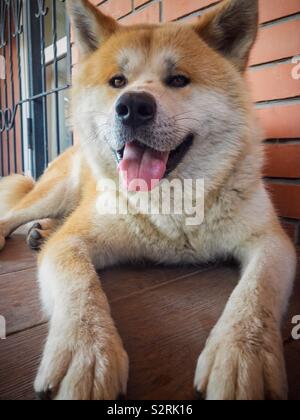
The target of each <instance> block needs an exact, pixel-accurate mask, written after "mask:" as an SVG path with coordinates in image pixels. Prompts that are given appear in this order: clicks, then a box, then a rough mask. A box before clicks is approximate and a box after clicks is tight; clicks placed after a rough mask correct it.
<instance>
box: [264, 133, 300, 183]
mask: <svg viewBox="0 0 300 420" xmlns="http://www.w3.org/2000/svg"><path fill="white" fill-rule="evenodd" d="M265 151H266V163H265V170H264V173H265V176H269V177H275V178H300V141H299V144H268V145H266V147H265Z"/></svg>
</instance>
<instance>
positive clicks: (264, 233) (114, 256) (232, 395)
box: [0, 0, 296, 399]
mask: <svg viewBox="0 0 300 420" xmlns="http://www.w3.org/2000/svg"><path fill="white" fill-rule="evenodd" d="M69 3H70V2H69ZM241 5H242V6H243V7H240V6H241ZM74 7H75V8H76V14H74V15H73V20H74V21H75V26H76V31H77V38H78V39H79V41H80V43H81V44H82V51H83V52H84V54H85V58H84V61H83V63H82V65H81V68H80V70H79V74H78V78H77V80H76V82H75V87H74V90H73V114H74V115H73V120H74V126H75V128H76V129H77V131H78V132H79V135H80V138H81V147H80V148H78V147H77V148H72V149H70V150H69V151H67V152H66V153H65V154H63V155H62V156H61V157H60V158H58V159H57V160H56V161H55V162H54V163H53V164H52V166H51V167H50V169H49V170H48V171H46V173H45V175H44V176H43V177H42V178H41V180H40V181H39V182H38V183H37V185H36V187H35V189H34V190H33V191H31V192H30V193H29V194H28V195H27V196H26V197H25V198H23V199H22V200H21V201H20V202H19V204H17V205H16V206H15V207H14V208H13V209H12V210H11V211H10V212H9V213H8V214H7V215H6V216H5V217H4V218H2V219H1V220H0V238H1V236H2V243H3V245H4V238H5V237H6V236H7V235H8V234H9V233H10V232H12V231H13V230H14V229H15V228H16V227H18V226H19V225H21V224H23V223H27V222H28V221H29V220H35V219H39V218H45V217H50V218H60V219H62V218H66V221H65V223H64V224H63V226H62V227H61V228H60V229H58V231H57V232H55V233H54V234H53V235H52V236H50V239H49V240H48V242H47V243H46V245H45V246H44V247H43V250H42V252H41V254H40V257H39V282H40V286H41V294H42V299H43V303H44V306H45V309H46V311H47V312H48V314H49V317H50V318H51V322H50V331H49V337H48V340H47V344H46V347H45V351H44V355H43V360H42V364H41V367H40V370H39V373H38V376H37V379H36V383H35V388H36V391H37V392H38V393H39V394H40V395H41V396H42V397H43V398H45V397H52V398H56V399H114V398H117V397H118V395H119V394H120V393H121V394H122V393H125V391H126V383H127V376H128V358H127V355H126V352H125V350H124V348H123V345H122V342H121V339H120V337H119V335H118V332H117V331H116V328H115V326H114V324H113V321H112V319H111V315H110V310H109V306H108V303H107V300H106V297H105V295H104V293H103V291H102V289H101V286H100V285H99V280H98V276H97V274H96V270H95V269H102V268H105V267H108V266H110V265H113V264H116V263H120V262H128V261H136V260H143V259H144V258H147V259H150V260H153V261H155V262H156V263H168V264H170V263H174V264H182V263H200V262H206V261H209V260H212V259H217V258H226V257H228V256H233V257H235V258H236V259H237V260H238V261H240V263H241V266H242V275H241V281H240V283H239V285H238V286H237V288H236V290H235V291H234V293H233V295H232V296H231V298H230V299H229V302H228V304H227V307H226V309H225V311H224V313H223V315H222V317H221V319H220V320H219V322H218V324H217V325H216V327H215V328H214V330H213V332H212V334H211V336H210V338H209V340H208V343H207V347H206V348H205V349H204V351H203V353H202V355H201V356H200V358H199V362H198V368H197V371H196V376H195V388H196V390H197V391H198V392H200V393H201V395H202V396H203V397H205V398H207V399H263V398H272V399H284V398H286V397H287V385H286V374H285V367H284V360H283V352H282V341H281V336H280V322H281V319H282V315H283V313H284V311H285V308H286V305H287V302H288V299H289V296H290V293H291V289H292V285H293V279H294V275H295V265H296V257H295V251H294V248H293V246H292V244H291V242H290V241H289V239H288V238H287V236H286V235H285V233H284V232H283V230H282V228H281V227H280V224H279V221H278V219H277V216H276V214H275V211H274V209H273V206H272V204H271V201H270V198H269V196H268V194H267V192H266V189H265V187H264V184H263V182H262V180H261V178H262V169H261V168H262V157H263V151H262V146H261V134H260V131H259V129H258V128H257V123H256V120H255V117H254V113H253V110H252V107H251V104H250V100H249V94H248V92H247V88H246V85H245V82H244V80H243V75H242V69H243V65H244V64H243V63H244V61H245V60H246V59H247V57H248V54H249V51H248V50H249V49H250V46H251V45H252V43H253V42H254V37H255V33H256V29H257V28H256V26H255V25H256V19H254V20H253V19H250V24H249V25H248V24H247V25H248V26H249V27H248V26H246V27H247V30H246V31H245V35H244V38H241V39H240V38H239V37H233V36H228V37H227V38H226V39H227V40H228V39H229V40H234V44H233V45H227V44H226V45H225V47H224V48H225V49H224V50H222V48H221V47H220V44H218V45H217V46H216V45H215V44H214V42H215V39H220V38H219V37H220V30H221V29H222V26H221V27H220V26H219V25H220V22H221V23H222V24H223V17H224V8H225V9H226V10H227V7H229V9H230V14H229V15H230V19H232V16H231V13H233V14H234V16H236V15H237V16H238V15H240V16H241V18H243V19H241V22H243V23H244V24H246V22H248V20H247V16H248V17H249V15H251V11H253V12H255V11H257V2H256V1H253V2H248V1H247V2H246V1H245V0H241V1H238V0H230V1H229V0H226V2H224V3H223V4H222V5H221V8H220V9H216V11H215V12H213V13H214V14H213V15H210V16H209V17H208V18H207V20H202V21H200V23H199V25H200V26H199V25H198V26H196V27H195V26H189V25H182V24H178V23H175V24H167V25H152V26H151V25H149V26H145V25H139V26H135V27H129V28H124V27H121V26H120V25H118V24H117V23H116V22H115V23H113V24H112V21H111V19H106V18H105V17H104V16H103V15H101V14H100V12H98V11H96V10H94V9H91V8H90V6H87V1H86V0H73V1H72V7H70V9H71V11H72V10H73V13H74ZM212 16H213V18H212ZM244 18H245V19H246V20H245V19H244ZM225 19H228V13H227V14H225ZM216 22H217V27H216ZM230 22H231V21H230ZM233 22H236V20H235V19H233ZM231 23H232V22H231ZM210 25H211V26H210ZM225 27H226V25H225ZM203 28H205V36H204V35H203V37H202V31H203ZM229 28H232V29H228V28H227V30H233V31H236V30H238V29H239V27H238V25H236V24H231V25H230V26H229ZM244 29H245V28H244ZM87 30H88V33H87V34H86V33H85V32H86V31H87ZM99 31H100V32H99ZM95 37H99V41H101V45H100V46H99V47H98V45H96V44H95V42H94V41H95V39H98V38H95ZM237 40H239V41H237ZM245 46H247V48H246V47H245ZM230 47H231V48H230ZM229 52H230V54H229ZM172 60H173V61H175V62H176V64H175V66H176V71H177V72H179V73H184V74H187V75H188V76H189V77H190V78H191V80H192V83H191V85H189V86H187V87H186V88H184V89H179V90H174V89H173V90H172V89H170V88H169V87H166V86H165V84H164V80H165V77H166V76H167V74H168V71H170V70H169V68H168V63H169V62H170V61H171V62H172ZM121 68H122V69H121ZM121 70H122V71H124V72H125V74H126V77H127V79H128V85H127V86H126V87H125V88H124V89H123V90H122V91H118V90H114V89H112V88H111V86H109V84H108V81H109V79H110V78H111V77H112V76H114V75H115V74H116V72H117V73H119V72H120V71H121ZM127 91H133V92H138V91H145V92H148V93H151V94H152V95H153V96H154V97H155V99H156V101H157V104H158V116H159V118H160V120H159V121H158V123H157V127H155V128H156V129H155V130H154V131H153V133H151V135H147V136H143V135H140V138H139V140H140V141H141V142H144V143H145V144H146V145H147V146H149V147H153V148H157V149H158V150H161V151H165V150H173V149H175V148H176V147H177V146H178V145H179V144H180V143H181V142H182V141H183V137H184V136H185V135H186V133H188V132H190V131H192V132H194V133H196V134H195V142H194V144H193V147H192V149H191V150H190V151H189V152H188V154H187V155H186V156H185V158H184V160H183V161H182V162H181V163H180V165H179V166H178V167H177V168H176V169H175V170H174V171H173V172H172V174H171V175H170V176H169V179H170V180H172V179H181V180H184V179H199V178H204V179H205V220H204V223H203V224H202V225H201V226H196V227H195V226H188V225H187V224H186V218H187V215H185V214H182V215H175V214H171V215H143V214H137V215H134V214H132V215H131V214H129V215H126V216H124V215H105V216H103V215H101V212H99V209H101V208H102V207H104V205H105V203H106V201H105V200H106V199H107V197H108V198H110V199H111V200H110V199H109V200H108V202H112V200H113V196H112V195H110V194H112V192H110V191H108V192H106V195H105V194H100V193H99V192H97V188H98V190H99V187H100V188H101V185H102V184H101V183H102V182H103V180H104V179H107V178H108V179H110V180H117V168H116V163H115V161H114V158H113V155H112V153H111V149H116V148H117V147H118V142H119V141H120V138H119V136H118V135H117V133H116V131H117V130H116V125H115V122H114V121H115V120H114V112H115V111H114V110H115V103H116V101H117V100H118V98H119V96H120V95H121V94H122V93H124V92H127ZM178 115H180V116H181V117H182V118H177V117H176V116H178ZM118 193H119V197H120V200H121V201H122V202H123V203H124V204H126V203H129V205H130V206H134V205H135V204H134V198H135V195H133V194H131V193H128V192H127V191H125V190H124V188H122V187H121V188H120V191H119V192H118ZM139 198H140V199H141V200H146V199H147V198H148V195H147V194H146V195H143V193H141V194H140V196H139ZM179 380H180V378H179Z"/></svg>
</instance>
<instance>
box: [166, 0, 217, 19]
mask: <svg viewBox="0 0 300 420" xmlns="http://www.w3.org/2000/svg"><path fill="white" fill-rule="evenodd" d="M217 2H218V0H165V1H164V5H163V10H164V20H167V21H170V20H175V19H178V18H179V17H182V16H185V15H188V14H190V13H192V12H195V11H197V10H201V9H202V8H203V7H207V6H210V5H212V4H214V3H217Z"/></svg>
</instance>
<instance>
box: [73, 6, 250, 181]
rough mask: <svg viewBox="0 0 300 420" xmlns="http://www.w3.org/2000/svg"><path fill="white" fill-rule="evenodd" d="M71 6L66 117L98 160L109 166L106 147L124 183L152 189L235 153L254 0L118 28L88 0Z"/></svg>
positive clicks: (204, 170)
mask: <svg viewBox="0 0 300 420" xmlns="http://www.w3.org/2000/svg"><path fill="white" fill-rule="evenodd" d="M69 10H70V14H71V16H72V20H73V25H74V28H75V33H76V39H77V43H78V47H79V50H80V55H81V61H82V64H81V65H80V70H79V75H78V77H77V79H76V82H75V87H74V123H75V125H76V126H77V128H79V130H80V134H81V141H82V143H83V146H84V147H87V148H89V149H91V148H92V150H93V159H97V156H98V157H99V159H100V158H101V163H100V161H99V162H98V163H97V164H99V165H105V164H106V165H107V166H109V165H110V166H111V162H112V160H111V153H113V154H114V155H115V157H116V158H117V160H118V162H119V168H120V169H121V170H122V171H126V172H127V182H128V183H130V181H131V180H133V179H135V178H141V179H143V180H144V181H145V182H146V183H147V184H148V185H149V187H150V184H151V180H152V179H156V180H159V181H160V180H161V179H162V178H164V177H166V176H172V175H173V176H174V174H175V175H176V176H185V177H187V176H189V177H193V175H194V174H195V171H197V170H198V168H201V169H202V172H201V175H205V173H207V171H209V167H211V164H214V165H216V160H218V159H219V164H220V165H222V159H223V158H225V157H227V158H228V156H229V155H232V154H234V153H237V150H238V143H239V141H240V139H241V137H242V136H243V135H244V133H243V130H244V129H245V126H246V125H247V123H246V113H247V112H246V110H247V107H248V98H247V97H245V94H244V91H245V89H244V84H243V81H242V79H243V78H242V74H243V72H244V70H245V68H246V65H247V61H248V57H249V53H250V49H251V47H252V45H253V43H254V40H255V37H256V33H257V27H258V1H257V0H251V1H249V0H225V1H222V2H221V4H220V5H219V6H217V7H216V8H214V9H213V10H212V11H210V12H208V13H206V14H205V15H203V16H202V17H200V18H199V20H198V21H197V22H194V23H191V24H186V23H178V22H177V23H168V24H162V25H135V26H128V27H127V26H121V25H120V24H119V23H117V22H116V21H115V20H114V19H112V18H110V17H107V16H105V15H104V14H102V13H101V12H100V11H99V10H98V9H96V8H95V7H93V6H92V5H91V4H90V3H89V1H88V0H72V1H69ZM109 162H110V163H109ZM116 168H117V165H116V164H115V170H116ZM197 173H199V171H198V172H197Z"/></svg>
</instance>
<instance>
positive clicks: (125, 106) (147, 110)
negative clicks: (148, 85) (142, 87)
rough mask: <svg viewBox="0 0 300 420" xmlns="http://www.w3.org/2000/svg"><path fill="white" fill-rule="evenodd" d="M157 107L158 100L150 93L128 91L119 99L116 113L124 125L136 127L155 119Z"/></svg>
mask: <svg viewBox="0 0 300 420" xmlns="http://www.w3.org/2000/svg"><path fill="white" fill-rule="evenodd" d="M156 109H157V107H156V101H155V99H154V97H153V96H152V95H150V94H149V93H145V92H141V93H134V92H128V93H125V94H124V95H123V96H121V98H120V99H119V100H118V103H117V106H116V113H117V117H118V118H119V120H121V121H122V123H123V124H124V125H127V126H128V127H132V128H136V127H139V126H141V125H145V124H147V123H149V122H151V121H153V120H154V118H155V116H156Z"/></svg>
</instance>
